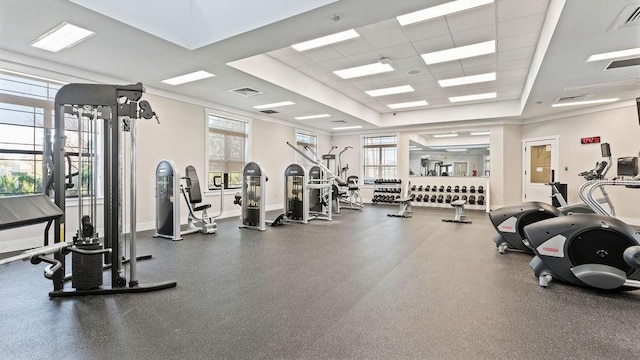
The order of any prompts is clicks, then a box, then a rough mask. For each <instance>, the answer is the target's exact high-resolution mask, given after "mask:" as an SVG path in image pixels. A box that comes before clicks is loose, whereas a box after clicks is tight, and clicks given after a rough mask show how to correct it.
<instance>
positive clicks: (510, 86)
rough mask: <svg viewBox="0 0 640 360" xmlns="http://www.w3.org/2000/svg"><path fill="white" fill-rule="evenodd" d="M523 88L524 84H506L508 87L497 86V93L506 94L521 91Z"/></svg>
mask: <svg viewBox="0 0 640 360" xmlns="http://www.w3.org/2000/svg"><path fill="white" fill-rule="evenodd" d="M523 87H524V83H521V82H520V83H517V84H508V85H504V84H502V83H500V84H498V93H502V92H508V91H522V88H523Z"/></svg>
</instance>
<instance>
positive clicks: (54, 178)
mask: <svg viewBox="0 0 640 360" xmlns="http://www.w3.org/2000/svg"><path fill="white" fill-rule="evenodd" d="M143 92H144V87H143V85H142V84H141V83H137V84H134V85H102V84H68V85H65V86H63V87H62V88H60V90H58V93H57V95H56V99H55V108H54V109H55V117H54V128H55V134H54V139H53V143H52V144H51V143H50V142H51V140H50V138H49V136H45V159H48V158H52V159H53V161H52V162H51V161H46V162H45V165H44V166H45V171H44V174H45V176H46V177H48V178H47V179H46V180H47V181H45V182H44V183H45V184H51V183H52V184H53V188H52V189H49V188H47V189H45V191H51V190H53V193H54V200H55V204H56V205H57V206H58V208H60V209H62V210H63V211H64V209H65V207H66V198H65V190H66V184H65V179H66V176H65V169H64V163H65V162H64V160H65V142H66V141H67V135H66V133H65V130H66V129H65V116H64V114H65V113H75V114H77V118H78V134H79V135H78V136H79V139H78V140H79V141H78V144H79V146H82V144H83V143H84V142H83V140H84V139H83V136H84V135H83V133H84V132H85V131H86V132H87V133H88V136H90V141H89V142H88V143H89V144H92V145H93V146H92V147H91V148H89V149H87V151H79V153H80V156H79V171H80V172H82V170H84V168H85V165H84V164H83V161H84V160H83V158H85V157H86V158H88V159H89V160H88V161H89V164H87V165H88V166H87V168H88V169H90V170H91V172H92V175H93V176H92V177H91V179H92V182H91V183H90V184H89V186H90V189H92V190H93V191H91V194H90V196H89V199H88V201H89V205H88V207H89V213H90V214H89V215H85V214H83V212H84V211H85V205H84V203H83V202H84V200H83V196H82V194H79V198H78V201H79V207H78V209H79V210H78V218H79V225H80V224H81V229H79V230H78V233H77V235H76V236H74V242H73V246H68V247H65V248H64V249H63V251H58V252H56V253H55V255H54V260H53V261H55V262H57V263H58V265H59V266H60V267H59V270H58V271H55V272H54V274H52V276H51V280H52V281H53V291H52V292H50V293H49V296H51V297H62V296H77V295H104V294H117V293H133V292H147V291H154V290H161V289H166V288H171V287H175V286H176V282H172V281H168V282H161V283H156V284H149V285H141V284H139V282H138V279H137V273H136V266H137V263H136V260H137V258H136V119H138V118H144V119H151V118H152V117H154V116H155V113H154V112H153V111H152V109H151V105H150V104H149V103H148V102H147V101H145V100H143V101H139V100H140V98H141V97H142V93H143ZM83 113H90V114H92V115H91V116H90V117H89V118H88V124H87V126H88V129H84V128H83V127H84V123H85V120H84V119H85V117H84V116H83ZM156 119H157V117H156ZM98 130H101V131H102V136H103V142H104V147H103V148H104V152H103V154H102V156H103V158H104V161H103V169H102V176H103V178H104V184H103V195H104V201H103V204H104V205H103V207H104V211H103V226H104V248H102V244H100V237H99V236H98V234H97V231H96V226H95V221H96V220H97V219H96V216H97V214H98V211H97V193H96V191H95V190H96V187H97V186H96V185H97V175H96V173H97V172H98V170H99V169H98V166H97V157H98V155H100V154H98V153H97V151H96V150H97V149H96V147H95V145H96V144H97V139H98V132H99V131H98ZM126 133H128V134H129V144H130V147H129V167H128V173H127V172H126V170H127V169H126V168H125V163H126V161H125V151H124V148H125V142H126V137H125V136H124V135H125V134H126ZM45 134H46V133H45ZM90 151H91V152H90ZM82 177H83V176H78V182H79V185H78V187H79V189H82V187H81V186H82V181H83V180H82ZM127 177H128V179H127ZM126 180H129V195H130V197H129V198H130V199H129V206H128V207H127V201H126V196H125V188H126ZM126 210H128V211H129V215H130V217H129V222H130V231H129V234H130V235H129V238H130V241H129V245H130V248H129V255H130V260H129V279H128V280H129V281H128V284H127V277H126V274H125V269H124V266H123V264H124V263H126V261H125V260H124V253H123V248H124V243H125V238H124V237H125V236H124V224H125V220H126V219H125V216H124V213H125V211H126ZM65 223H66V219H65V214H64V213H63V214H62V216H60V217H59V218H57V219H55V220H54V239H55V240H54V243H55V244H60V243H64V242H65ZM68 253H72V265H73V274H72V276H65V266H66V263H65V255H66V254H68ZM103 256H104V262H105V263H106V264H105V265H103V264H102V257H103ZM83 264H86V265H83ZM89 264H90V265H89ZM105 266H106V267H107V268H110V269H111V287H105V288H103V287H102V271H103V268H104V267H105ZM69 278H71V279H73V284H72V286H73V287H74V288H75V290H69V289H65V287H64V283H65V281H67V280H69ZM127 285H128V287H127Z"/></svg>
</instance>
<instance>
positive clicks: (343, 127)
mask: <svg viewBox="0 0 640 360" xmlns="http://www.w3.org/2000/svg"><path fill="white" fill-rule="evenodd" d="M353 129H362V126H342V127H334V128H331V130H353Z"/></svg>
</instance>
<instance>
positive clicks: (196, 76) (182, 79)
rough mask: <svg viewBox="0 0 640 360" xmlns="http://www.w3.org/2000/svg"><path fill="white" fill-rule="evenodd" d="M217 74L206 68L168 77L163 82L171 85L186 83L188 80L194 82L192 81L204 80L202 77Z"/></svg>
mask: <svg viewBox="0 0 640 360" xmlns="http://www.w3.org/2000/svg"><path fill="white" fill-rule="evenodd" d="M213 76H215V75H213V74H211V73H208V72H206V71H204V70H199V71H195V72H192V73H189V74H184V75H180V76H176V77H173V78H171V79H166V80H162V82H163V83H165V84H169V85H180V84H186V83H188V82H192V81H196V80H202V79H206V78H210V77H213Z"/></svg>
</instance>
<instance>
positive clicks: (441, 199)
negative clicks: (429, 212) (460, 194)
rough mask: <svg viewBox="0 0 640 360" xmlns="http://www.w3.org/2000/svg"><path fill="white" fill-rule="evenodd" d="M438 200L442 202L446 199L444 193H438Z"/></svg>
mask: <svg viewBox="0 0 640 360" xmlns="http://www.w3.org/2000/svg"><path fill="white" fill-rule="evenodd" d="M437 201H438V202H439V203H442V202H443V201H444V195H438V199H437Z"/></svg>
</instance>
